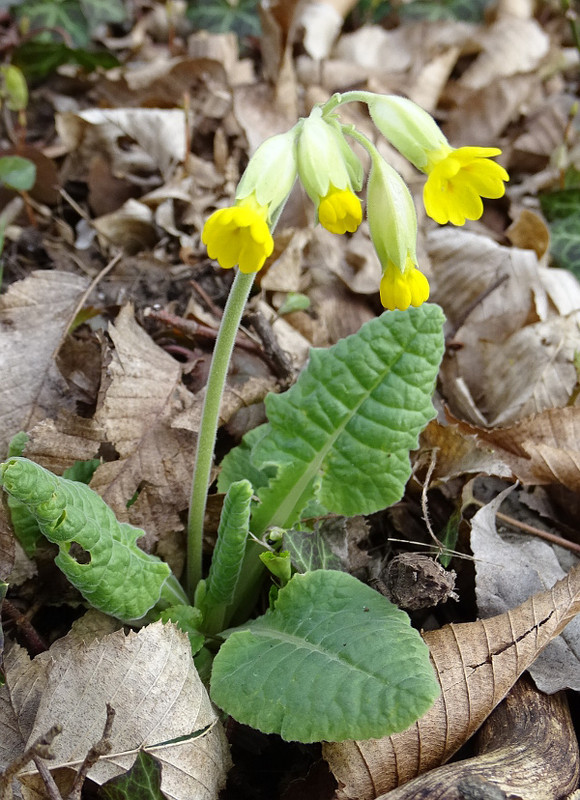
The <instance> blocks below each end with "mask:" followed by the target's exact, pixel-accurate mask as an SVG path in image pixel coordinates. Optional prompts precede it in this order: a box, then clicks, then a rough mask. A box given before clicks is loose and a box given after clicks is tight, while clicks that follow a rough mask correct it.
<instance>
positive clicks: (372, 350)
mask: <svg viewBox="0 0 580 800" xmlns="http://www.w3.org/2000/svg"><path fill="white" fill-rule="evenodd" d="M443 321H444V317H443V313H442V311H441V309H440V308H439V307H438V306H436V305H423V306H421V307H420V308H412V309H409V310H408V311H387V312H385V313H384V314H382V315H381V316H380V317H378V318H377V319H374V320H371V321H370V322H367V323H366V324H365V325H363V326H362V327H361V329H360V330H359V331H358V333H356V334H354V335H353V336H349V337H347V338H346V339H342V340H341V341H340V342H338V344H336V345H334V347H331V348H330V349H328V350H319V349H313V350H311V352H310V360H309V363H308V365H307V367H306V368H305V369H304V370H303V372H302V373H301V375H300V377H299V378H298V381H297V382H296V383H295V384H294V386H292V388H291V389H289V390H288V391H287V392H285V393H284V394H281V395H274V394H270V395H268V396H267V398H266V411H267V414H268V419H269V425H268V427H267V429H266V432H265V435H261V436H260V438H259V440H258V441H257V442H256V444H255V445H254V446H253V448H252V453H251V458H252V462H253V463H254V465H255V466H256V467H257V468H258V469H259V470H261V471H263V472H264V471H265V470H267V469H272V468H277V473H276V476H275V478H273V479H272V480H271V481H270V483H269V485H268V486H267V487H262V488H261V489H259V490H258V492H257V494H258V497H259V498H260V501H261V502H260V505H259V506H258V507H257V508H256V509H255V510H254V512H253V515H252V524H251V529H252V531H253V533H254V534H255V535H257V536H259V535H260V534H261V533H262V532H263V531H264V530H265V529H266V528H268V527H269V526H271V525H278V526H280V527H282V528H289V527H291V526H292V525H293V524H294V523H295V522H296V521H297V520H298V519H299V518H300V515H301V512H302V511H303V510H304V509H305V507H306V506H307V504H308V503H311V502H312V501H313V500H318V502H319V503H321V504H322V506H323V507H324V508H326V509H328V510H329V511H331V512H333V513H337V514H343V515H345V516H355V515H356V514H370V513H372V512H375V511H378V510H380V509H383V508H386V507H388V506H390V505H392V504H393V503H395V502H397V501H398V500H400V498H401V497H402V495H403V492H404V489H405V484H406V482H407V480H408V479H409V477H410V474H411V465H410V461H409V451H410V450H412V449H414V448H416V447H417V446H418V436H419V433H420V432H421V430H422V429H423V428H424V427H425V425H426V424H427V422H428V421H429V420H430V419H432V418H433V417H434V415H435V411H434V408H433V405H432V403H431V395H432V392H433V388H434V385H435V379H436V377H437V372H438V368H439V362H440V361H441V357H442V355H443V347H444V342H443Z"/></svg>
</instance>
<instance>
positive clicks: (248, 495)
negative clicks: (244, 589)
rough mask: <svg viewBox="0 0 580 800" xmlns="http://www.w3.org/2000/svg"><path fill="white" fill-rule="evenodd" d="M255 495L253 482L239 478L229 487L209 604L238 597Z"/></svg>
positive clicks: (209, 586)
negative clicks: (237, 590) (239, 479)
mask: <svg viewBox="0 0 580 800" xmlns="http://www.w3.org/2000/svg"><path fill="white" fill-rule="evenodd" d="M252 495H253V489H252V484H251V483H250V482H249V481H245V480H244V481H236V483H232V485H231V486H230V488H229V489H228V493H227V495H226V498H225V500H224V505H223V509H222V514H221V518H220V524H219V529H218V538H217V542H216V546H215V549H214V551H213V556H212V561H211V567H210V570H209V575H208V576H207V581H206V594H205V605H207V606H211V605H222V604H223V605H227V604H228V603H231V602H232V600H233V598H234V592H235V589H236V584H237V582H238V577H239V575H240V569H241V567H242V559H243V557H244V552H245V549H246V539H247V538H248V532H249V525H250V504H251V502H252Z"/></svg>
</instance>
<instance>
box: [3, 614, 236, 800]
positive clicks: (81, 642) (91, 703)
mask: <svg viewBox="0 0 580 800" xmlns="http://www.w3.org/2000/svg"><path fill="white" fill-rule="evenodd" d="M18 653H20V656H19V655H18ZM31 673H32V674H31ZM31 681H32V683H31ZM26 689H28V691H25V690H26ZM32 689H34V691H31V690H32ZM2 693H3V694H2V697H3V704H6V703H10V704H11V706H12V709H13V715H14V717H15V718H16V719H17V721H18V726H19V727H20V729H21V735H22V739H23V741H24V746H27V745H29V744H30V742H32V741H33V740H34V739H35V738H36V737H37V736H39V735H41V734H43V733H45V732H46V731H47V730H48V729H49V728H50V727H51V726H52V725H54V724H56V723H60V724H61V725H62V726H63V732H62V733H61V734H60V736H58V737H57V739H55V741H54V744H53V752H54V753H55V759H54V760H52V761H50V762H49V766H50V769H51V770H57V771H58V772H62V771H64V769H65V767H64V765H65V764H69V765H70V766H72V767H73V768H74V767H75V766H77V765H78V764H79V763H80V762H81V761H82V760H83V758H84V757H85V755H86V753H87V751H88V750H89V748H90V747H91V746H92V745H93V744H95V743H96V742H97V741H98V740H99V739H100V737H101V735H102V733H103V726H104V722H105V708H106V703H110V704H111V705H112V706H113V708H114V709H115V712H116V713H115V719H114V722H113V729H112V734H111V744H112V750H111V753H110V754H108V755H106V756H104V757H102V758H101V759H100V760H99V761H98V763H97V764H95V766H94V767H92V769H91V770H90V771H89V777H90V778H91V779H92V780H93V781H96V783H98V784H102V783H104V782H105V781H107V780H109V779H110V778H113V777H115V776H117V775H122V774H123V773H125V772H126V771H127V770H128V769H129V768H130V767H131V765H132V764H133V762H134V761H135V757H136V755H137V752H138V750H139V748H144V749H146V750H147V751H148V752H150V753H151V754H152V755H154V756H155V758H156V759H157V760H158V761H160V762H161V764H162V783H161V787H162V790H163V792H164V793H165V795H166V797H167V798H170V799H171V800H189V798H191V797H195V798H199V800H214V798H217V795H218V792H219V790H220V788H221V787H222V786H223V783H224V781H225V775H226V771H227V769H228V767H229V755H228V751H227V744H226V740H225V735H224V733H223V730H222V728H221V725H220V723H219V722H218V720H217V715H216V712H215V711H214V709H213V707H212V705H211V702H210V700H209V697H208V695H207V692H206V691H205V688H204V687H203V684H202V683H201V680H200V679H199V676H198V675H197V672H196V669H195V667H194V664H193V659H192V656H191V647H190V644H189V639H188V637H187V635H185V634H183V633H181V632H180V631H179V630H178V629H177V628H176V627H175V626H174V625H172V624H168V625H163V624H162V623H160V622H158V623H155V624H153V625H149V626H148V627H146V628H143V629H142V630H141V631H139V632H138V633H133V632H131V633H129V634H128V635H127V636H126V635H125V634H124V632H123V631H122V630H119V631H116V632H114V633H111V634H109V635H106V636H104V637H102V638H100V639H95V638H94V636H93V635H90V633H89V634H88V635H87V636H86V637H85V638H84V639H83V638H81V637H79V636H78V635H73V636H71V637H65V638H64V639H61V640H59V641H58V642H57V644H56V645H55V646H53V648H51V650H50V651H49V652H48V653H46V654H42V655H41V656H39V657H37V658H36V659H34V660H33V661H28V659H27V658H26V656H25V655H24V656H22V654H21V651H18V652H17V654H16V657H15V658H14V659H12V660H10V661H9V662H8V663H7V665H6V685H5V686H4V687H3V689H2ZM21 698H24V700H25V702H24V705H23V704H22V699H21ZM31 717H33V724H32V726H30V718H31ZM23 723H25V724H23ZM208 726H209V727H208ZM206 728H207V731H206V732H205V733H202V732H203V731H204V730H205V729H206ZM200 733H201V734H202V735H199V734H200ZM179 737H185V738H184V739H183V741H181V742H178V743H175V742H174V743H171V741H172V740H175V739H177V738H179ZM13 738H14V737H13ZM2 749H6V750H7V752H8V748H6V745H4V748H3V747H2V746H0V752H2ZM70 762H72V764H71V763H70ZM3 766H6V764H5V763H4V764H3ZM67 771H68V770H67ZM21 779H22V781H23V782H24V783H26V784H28V783H31V784H32V786H34V785H35V783H36V780H37V777H36V772H35V770H34V769H30V767H29V768H28V769H27V771H26V772H25V773H24V774H22V775H21Z"/></svg>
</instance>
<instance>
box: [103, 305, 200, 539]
mask: <svg viewBox="0 0 580 800" xmlns="http://www.w3.org/2000/svg"><path fill="white" fill-rule="evenodd" d="M109 333H110V336H111V339H112V340H113V344H114V346H115V349H114V351H113V353H112V361H111V363H110V364H109V365H108V367H107V373H108V376H109V378H110V383H109V385H108V386H107V387H105V390H104V394H103V396H102V398H101V401H100V403H99V407H98V409H97V412H96V414H95V421H96V423H97V424H99V425H100V426H101V427H102V428H103V430H104V431H105V435H106V438H107V441H109V442H111V443H112V444H113V445H114V446H115V448H116V450H117V452H118V453H119V456H120V458H119V459H118V460H117V461H112V462H108V463H105V464H102V465H101V466H100V467H99V468H98V469H97V471H96V472H95V474H94V476H93V479H92V481H91V488H93V489H95V490H96V491H98V492H99V493H100V494H101V495H102V497H103V499H104V500H105V501H106V502H107V503H108V504H109V505H110V506H111V508H112V509H113V511H114V512H115V514H117V515H118V518H119V519H120V520H121V521H128V522H131V521H132V520H133V519H134V517H133V515H137V516H138V518H139V521H140V524H141V525H142V526H143V527H145V528H146V530H147V534H148V535H149V536H150V537H151V536H154V535H156V534H157V535H158V534H160V533H162V532H165V531H168V530H179V529H180V528H181V523H180V520H179V517H178V513H179V512H180V511H181V510H183V509H184V508H187V504H188V501H189V497H188V491H189V490H188V488H187V487H188V484H189V481H190V479H191V464H192V463H193V452H194V451H193V448H194V440H195V435H194V434H193V432H192V431H188V430H183V429H179V430H178V429H176V428H174V427H173V426H172V422H173V419H174V417H176V416H177V415H178V414H181V413H182V412H184V411H185V410H186V409H188V408H190V407H191V404H192V396H191V395H190V393H189V392H187V390H186V389H185V388H184V387H183V386H182V384H181V365H180V364H179V363H178V362H177V361H175V360H174V359H173V358H172V357H171V356H170V355H168V354H167V353H165V352H164V351H163V350H161V348H160V347H158V346H157V345H156V344H155V343H154V342H153V341H152V340H151V339H150V338H149V336H148V335H147V334H146V333H145V331H144V330H143V329H142V328H141V327H140V326H139V325H138V324H137V323H136V321H135V319H134V317H133V311H132V309H131V308H130V307H128V306H127V307H125V308H123V309H122V310H121V312H120V313H119V316H118V317H117V320H116V321H115V324H114V325H111V326H110V328H109ZM137 491H138V492H139V496H138V498H137V500H136V501H135V503H134V504H133V505H131V506H130V508H129V509H127V502H128V500H130V499H131V498H132V497H133V496H134V494H135V492H137Z"/></svg>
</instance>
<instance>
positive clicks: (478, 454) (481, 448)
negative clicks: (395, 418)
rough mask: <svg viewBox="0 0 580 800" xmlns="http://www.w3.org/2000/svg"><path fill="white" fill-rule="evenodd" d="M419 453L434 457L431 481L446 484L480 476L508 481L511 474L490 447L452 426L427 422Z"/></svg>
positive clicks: (505, 464) (474, 436) (498, 455)
mask: <svg viewBox="0 0 580 800" xmlns="http://www.w3.org/2000/svg"><path fill="white" fill-rule="evenodd" d="M421 451H422V452H425V451H432V452H433V453H434V456H435V459H436V461H435V470H434V472H433V476H432V480H433V481H448V480H450V479H451V478H457V477H459V476H461V475H465V474H469V473H479V472H484V473H485V474H486V475H497V476H498V477H501V478H509V477H511V474H512V471H511V469H510V467H509V466H508V464H507V463H506V462H505V461H503V460H502V458H501V455H500V454H498V453H497V452H495V450H494V449H492V447H486V446H485V445H482V444H481V443H480V441H479V439H478V437H477V436H476V435H475V434H473V435H469V434H467V433H465V432H462V430H461V429H460V428H459V427H457V426H456V425H442V424H441V423H440V422H437V420H433V421H432V422H430V423H429V424H428V425H427V427H426V428H425V430H424V431H423V433H422V434H421Z"/></svg>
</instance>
